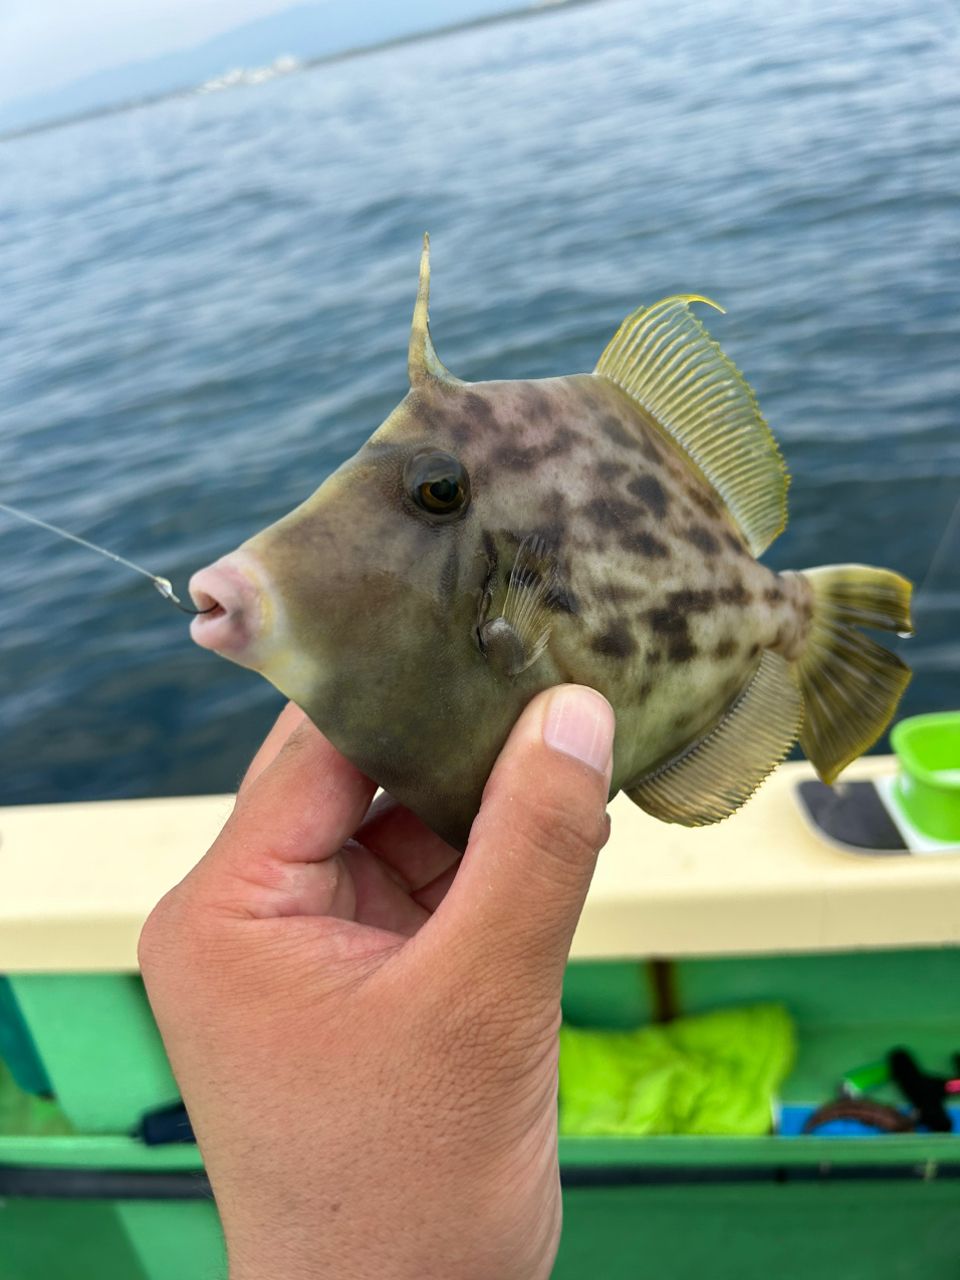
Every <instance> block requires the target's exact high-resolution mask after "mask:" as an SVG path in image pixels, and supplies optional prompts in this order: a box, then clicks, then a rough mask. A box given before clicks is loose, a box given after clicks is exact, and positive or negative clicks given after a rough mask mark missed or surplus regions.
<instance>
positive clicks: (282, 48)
mask: <svg viewBox="0 0 960 1280" xmlns="http://www.w3.org/2000/svg"><path fill="white" fill-rule="evenodd" d="M541 3H543V0H541ZM536 7H538V6H537V5H536V4H534V3H531V0H405V3H404V4H402V5H398V4H396V3H395V0H367V3H365V4H363V5H358V4H357V3H356V0H326V2H325V3H308V4H299V5H296V6H294V7H292V8H290V9H284V10H281V12H279V13H273V14H269V15H267V16H266V17H263V18H255V19H253V20H252V21H250V22H244V23H243V24H241V25H240V26H237V27H234V28H232V29H231V30H229V31H225V32H223V33H221V34H220V35H217V36H213V37H211V38H210V39H209V40H204V41H203V42H202V43H200V44H197V45H194V46H192V47H190V48H185V49H178V50H175V51H174V52H171V53H164V54H160V55H158V56H157V57H154V58H147V59H144V60H142V61H138V62H131V63H127V64H125V65H123V66H117V67H110V68H107V69H106V70H103V71H98V72H96V73H94V74H93V75H89V76H84V77H83V78H82V79H79V80H75V81H73V82H71V83H69V84H66V85H64V86H62V87H61V88H59V89H51V90H47V91H45V92H43V93H37V94H29V95H27V96H26V97H20V98H15V99H13V100H12V101H10V102H6V103H3V104H0V131H6V132H9V131H12V130H17V129H27V128H30V127H32V126H35V125H41V124H45V123H47V122H48V121H50V122H52V121H55V120H61V119H66V118H68V117H70V116H74V115H80V114H83V113H85V112H90V111H98V110H104V109H109V108H111V107H115V106H122V105H124V104H126V103H133V102H137V101H140V100H142V99H144V98H153V97H157V96H162V95H163V94H168V93H177V92H178V91H181V90H187V89H191V88H194V87H196V86H198V85H201V84H204V83H205V82H206V81H208V80H212V79H214V78H216V77H218V76H222V75H225V74H226V73H228V72H230V71H232V70H235V69H237V68H253V67H265V66H268V65H269V64H270V63H272V62H274V61H275V60H276V59H277V58H279V57H283V56H291V57H294V58H297V59H298V60H300V61H309V60H311V59H314V58H322V57H330V56H334V55H336V54H338V53H345V52H347V51H348V50H351V49H357V48H364V47H368V46H372V45H377V44H381V43H383V42H385V41H389V40H395V39H400V38H403V37H405V36H414V35H420V34H423V35H426V34H427V33H428V32H430V31H435V30H438V29H441V28H444V27H450V26H456V25H458V24H460V23H465V22H471V21H474V20H476V19H479V18H487V17H494V16H496V15H498V14H504V15H506V14H509V13H516V12H518V11H522V10H526V9H532V8H536Z"/></svg>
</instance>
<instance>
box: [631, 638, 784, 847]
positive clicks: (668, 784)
mask: <svg viewBox="0 0 960 1280" xmlns="http://www.w3.org/2000/svg"><path fill="white" fill-rule="evenodd" d="M802 720H803V702H802V699H801V696H800V690H799V688H798V686H797V682H796V680H795V679H794V677H793V674H792V672H791V671H790V668H789V666H788V664H787V662H786V661H785V659H783V658H781V657H780V656H779V654H776V653H771V652H770V651H769V650H768V651H766V652H765V653H764V655H763V657H762V658H761V660H760V665H759V666H758V667H757V670H756V672H755V673H754V676H753V679H752V680H751V681H750V683H749V684H748V685H747V687H746V689H744V691H743V693H741V694H740V696H739V698H738V699H737V700H736V702H735V703H734V704H733V705H732V706H731V707H730V709H729V710H728V711H727V712H726V714H725V715H724V717H723V719H722V720H720V721H719V723H718V724H716V725H715V726H714V728H713V729H711V730H710V732H709V733H708V734H707V735H706V737H704V738H702V739H701V740H700V741H699V742H696V743H694V744H693V745H692V746H691V747H689V748H687V750H686V751H684V752H683V753H682V754H681V755H679V756H677V757H675V759H673V760H671V761H669V762H668V763H667V764H665V765H663V766H662V767H661V768H659V769H657V770H655V771H654V772H653V773H651V774H648V775H647V777H645V778H641V779H640V780H639V781H638V782H635V783H633V784H632V785H630V786H627V787H625V788H624V790H625V791H626V793H627V795H628V796H629V797H630V799H631V800H632V801H633V802H634V804H637V805H639V806H640V808H641V809H645V810H646V811H647V813H650V814H653V816H654V817H655V818H660V819H661V820H662V821H663V822H676V823H679V824H680V825H681V826H685V827H702V826H706V825H707V824H708V823H711V822H719V821H720V820H721V819H722V818H726V817H729V815H730V814H731V813H733V812H734V811H735V810H737V809H739V808H740V806H741V805H742V804H743V803H744V801H745V800H748V799H749V797H750V796H751V795H753V793H754V791H756V789H757V787H759V786H760V783H761V782H763V780H764V778H766V777H767V775H768V774H770V773H772V772H773V770H774V769H775V768H776V767H777V765H778V764H779V763H780V762H781V760H783V759H784V757H785V756H786V755H787V752H788V751H789V750H790V748H791V747H792V746H793V744H794V742H796V740H797V735H798V734H799V732H800V725H801V722H802Z"/></svg>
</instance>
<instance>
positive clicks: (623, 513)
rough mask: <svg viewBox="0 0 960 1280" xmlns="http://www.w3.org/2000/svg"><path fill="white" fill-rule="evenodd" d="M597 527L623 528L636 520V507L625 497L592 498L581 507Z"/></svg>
mask: <svg viewBox="0 0 960 1280" xmlns="http://www.w3.org/2000/svg"><path fill="white" fill-rule="evenodd" d="M580 510H581V511H582V512H583V514H584V515H585V516H586V517H587V519H588V520H589V521H590V522H591V523H592V524H593V525H594V526H595V528H597V529H623V528H625V527H626V526H627V525H631V524H633V523H634V522H635V521H636V518H637V512H636V509H635V508H634V507H633V506H632V505H631V504H630V503H629V502H624V500H623V498H616V497H612V498H611V497H605V498H591V499H590V501H589V502H587V503H585V504H584V506H582V507H581V508H580Z"/></svg>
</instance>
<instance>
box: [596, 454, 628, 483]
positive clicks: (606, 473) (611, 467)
mask: <svg viewBox="0 0 960 1280" xmlns="http://www.w3.org/2000/svg"><path fill="white" fill-rule="evenodd" d="M627 470H628V467H627V465H626V463H625V462H616V461H615V460H614V459H613V458H601V459H600V461H599V462H598V463H597V467H596V472H597V477H598V479H600V480H602V481H603V483H604V484H612V483H613V482H614V481H615V480H619V479H620V478H621V476H622V475H623V474H624V472H625V471H627ZM627 488H628V489H629V488H630V486H629V485H627Z"/></svg>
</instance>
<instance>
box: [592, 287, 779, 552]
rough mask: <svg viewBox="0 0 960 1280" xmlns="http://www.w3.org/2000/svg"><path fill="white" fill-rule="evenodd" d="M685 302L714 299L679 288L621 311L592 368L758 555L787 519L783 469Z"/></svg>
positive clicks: (748, 399)
mask: <svg viewBox="0 0 960 1280" xmlns="http://www.w3.org/2000/svg"><path fill="white" fill-rule="evenodd" d="M691 302H706V303H707V304H708V305H710V306H714V307H716V305H717V304H716V303H712V302H710V299H709V298H701V297H698V296H696V295H693V294H681V295H678V296H676V297H672V298H664V299H663V300H662V301H661V302H655V303H654V304H653V306H651V307H641V308H640V309H639V310H638V311H635V312H634V313H633V314H632V315H630V316H627V318H626V320H624V322H623V324H622V325H621V326H620V328H619V329H618V330H617V332H616V333H615V334H614V336H613V338H612V340H611V341H610V343H609V345H608V346H607V348H606V350H605V351H604V353H603V355H602V356H601V357H600V359H599V361H598V362H597V367H596V369H595V370H594V373H595V374H600V375H602V376H603V377H604V378H606V379H608V381H610V382H614V383H616V385H617V386H618V387H620V389H621V390H622V391H625V392H626V393H627V395H628V396H630V397H631V398H632V399H633V400H634V401H636V403H637V404H638V405H639V406H640V407H641V408H642V409H643V410H645V411H646V413H647V414H649V415H650V416H652V417H653V418H654V420H655V421H656V422H657V424H658V425H659V426H660V427H661V428H662V429H663V430H664V431H666V432H667V434H668V435H669V436H671V437H672V439H673V440H675V441H676V443H677V444H679V445H680V446H681V448H683V449H684V450H685V451H686V452H687V453H688V454H689V456H690V457H691V458H692V459H693V461H694V462H695V463H696V464H697V466H698V467H699V469H700V471H701V472H702V473H703V475H704V476H705V477H706V478H707V480H708V481H709V482H710V484H711V485H712V486H713V487H714V489H715V490H716V491H717V493H718V494H719V495H720V497H721V498H722V500H723V502H724V503H725V504H726V507H727V510H728V511H729V512H730V514H731V515H732V516H733V518H734V520H735V521H736V523H737V526H738V527H739V529H740V531H741V532H742V533H743V535H744V537H745V538H746V540H747V544H748V545H749V547H750V550H751V552H752V553H753V554H754V555H755V556H758V555H759V554H760V552H761V551H763V550H764V549H765V548H766V547H768V546H769V545H770V543H771V542H772V541H773V540H774V538H775V537H776V536H777V534H778V533H780V531H781V530H782V529H783V527H784V525H785V524H786V522H787V471H786V467H785V465H784V462H783V458H782V456H781V454H780V450H779V449H778V448H777V442H776V441H775V440H774V438H773V434H772V433H771V431H770V428H769V427H768V426H767V424H766V422H765V421H764V419H763V417H762V415H761V413H760V408H759V406H758V405H757V400H756V396H755V395H754V394H753V391H752V390H751V388H750V386H749V384H748V383H747V381H746V379H745V378H744V377H743V374H742V373H741V372H740V370H739V369H738V368H737V367H736V365H735V364H734V363H733V361H732V360H729V359H728V358H727V357H726V356H725V355H724V354H723V352H722V351H721V350H720V348H719V346H718V345H717V344H716V342H714V340H713V339H712V338H711V337H710V335H709V333H707V330H706V329H705V328H704V326H703V325H702V324H701V323H700V321H699V320H698V319H697V317H696V316H695V315H694V314H693V312H692V311H691V310H690V303H691ZM717 310H718V311H719V310H722V308H720V307H717Z"/></svg>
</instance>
